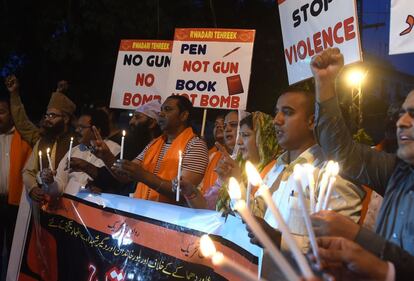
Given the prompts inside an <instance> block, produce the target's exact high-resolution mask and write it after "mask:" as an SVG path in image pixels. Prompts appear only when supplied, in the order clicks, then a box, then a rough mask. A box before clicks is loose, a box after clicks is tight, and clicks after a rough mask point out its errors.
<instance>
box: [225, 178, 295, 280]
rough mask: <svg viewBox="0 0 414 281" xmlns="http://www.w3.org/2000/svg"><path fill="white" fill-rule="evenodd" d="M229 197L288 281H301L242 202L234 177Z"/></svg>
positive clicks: (231, 179)
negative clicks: (234, 201)
mask: <svg viewBox="0 0 414 281" xmlns="http://www.w3.org/2000/svg"><path fill="white" fill-rule="evenodd" d="M229 196H230V198H231V199H233V200H237V202H236V205H235V209H236V210H237V212H238V213H239V214H240V216H241V217H242V218H243V220H244V221H245V222H246V224H247V225H248V226H249V228H250V229H251V230H252V231H253V233H254V235H255V236H256V238H257V239H258V240H259V241H260V243H262V245H263V247H264V248H265V249H267V250H268V252H269V254H270V256H271V258H272V259H273V261H274V262H275V263H276V264H277V265H278V267H279V268H280V269H281V270H283V273H284V274H285V275H286V278H287V279H288V280H300V278H299V276H298V275H297V274H296V272H295V271H294V270H293V268H292V267H291V265H290V264H289V263H288V262H287V261H286V259H285V258H284V257H283V255H282V254H281V253H280V251H279V250H278V249H277V247H276V246H275V245H274V244H273V242H272V241H271V240H270V238H269V237H268V236H267V235H266V233H265V232H264V230H263V229H262V228H261V227H260V225H259V224H258V223H257V221H256V220H255V219H254V217H253V216H252V214H251V213H250V211H249V209H248V208H247V206H246V203H245V201H244V200H241V199H240V198H241V191H240V186H239V183H238V182H237V180H236V179H235V178H233V177H231V178H230V181H229Z"/></svg>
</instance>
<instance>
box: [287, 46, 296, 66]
mask: <svg viewBox="0 0 414 281" xmlns="http://www.w3.org/2000/svg"><path fill="white" fill-rule="evenodd" d="M292 49H294V47H293V46H290V48H289V50H290V51H289V50H288V49H285V56H286V57H287V59H288V62H289V64H292V59H293V52H292Z"/></svg>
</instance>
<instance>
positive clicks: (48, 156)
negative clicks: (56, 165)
mask: <svg viewBox="0 0 414 281" xmlns="http://www.w3.org/2000/svg"><path fill="white" fill-rule="evenodd" d="M46 156H47V161H48V162H49V169H50V170H52V172H53V166H52V158H50V148H49V147H48V148H47V149H46Z"/></svg>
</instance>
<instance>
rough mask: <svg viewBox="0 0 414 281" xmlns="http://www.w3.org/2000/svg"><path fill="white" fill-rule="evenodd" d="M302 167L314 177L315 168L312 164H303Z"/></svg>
mask: <svg viewBox="0 0 414 281" xmlns="http://www.w3.org/2000/svg"><path fill="white" fill-rule="evenodd" d="M302 167H303V168H304V169H305V171H306V172H307V173H309V174H312V175H313V172H314V171H315V167H314V166H313V165H312V164H309V163H306V164H303V165H302Z"/></svg>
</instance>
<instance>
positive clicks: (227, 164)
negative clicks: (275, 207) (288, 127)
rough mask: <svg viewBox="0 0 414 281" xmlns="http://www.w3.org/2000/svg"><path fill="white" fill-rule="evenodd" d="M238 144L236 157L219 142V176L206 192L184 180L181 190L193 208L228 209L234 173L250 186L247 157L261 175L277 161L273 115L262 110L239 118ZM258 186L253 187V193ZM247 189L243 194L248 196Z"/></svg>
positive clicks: (278, 150) (239, 179)
mask: <svg viewBox="0 0 414 281" xmlns="http://www.w3.org/2000/svg"><path fill="white" fill-rule="evenodd" d="M237 144H238V146H239V152H238V155H237V159H236V160H233V159H232V158H231V156H230V155H229V154H228V153H227V151H226V149H225V148H224V147H223V146H221V145H218V149H219V150H220V152H221V153H222V158H221V159H220V161H219V163H218V165H217V168H216V172H217V174H218V179H217V181H216V182H215V184H214V185H213V186H212V187H211V188H209V189H208V191H207V192H206V193H205V194H204V195H203V194H201V193H200V191H199V190H198V189H197V188H196V187H193V186H191V185H190V184H188V183H186V182H181V184H180V186H181V192H182V194H183V196H184V198H185V199H186V201H187V204H188V205H189V206H190V207H192V208H197V209H211V210H217V211H226V210H228V209H229V204H230V200H229V195H228V189H227V187H228V180H229V178H230V177H235V178H236V179H238V181H239V182H240V183H241V185H242V186H244V187H245V186H247V179H246V176H245V173H244V164H245V162H246V161H250V162H252V163H253V164H254V165H255V166H256V167H257V169H258V170H259V172H261V175H262V177H263V176H265V175H266V174H267V172H268V171H269V169H270V168H271V167H272V166H273V164H274V162H273V161H274V159H276V157H277V156H278V155H279V154H280V153H281V149H280V147H279V145H278V143H277V139H276V133H275V130H274V127H273V122H272V117H271V116H270V115H267V114H265V113H262V112H258V111H257V112H253V113H252V114H250V115H248V116H247V117H245V118H244V119H242V120H241V121H240V131H239V136H238V141H237ZM254 192H255V190H254V189H253V190H252V194H250V195H249V196H252V195H253V194H254ZM245 193H246V192H244V196H247V195H246V194H245Z"/></svg>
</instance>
